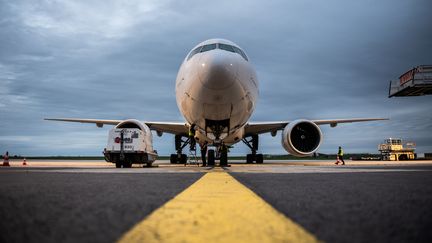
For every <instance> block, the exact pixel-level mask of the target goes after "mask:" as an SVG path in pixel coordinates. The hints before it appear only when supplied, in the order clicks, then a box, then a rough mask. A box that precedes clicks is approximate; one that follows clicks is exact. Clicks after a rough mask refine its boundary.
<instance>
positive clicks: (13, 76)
mask: <svg viewBox="0 0 432 243" xmlns="http://www.w3.org/2000/svg"><path fill="white" fill-rule="evenodd" d="M430 9H432V2H431V1H430V0H412V1H405V0H381V1H372V0H364V1H342V0H340V1H334V0H328V1H307V0H306V1H305V0H298V1H296V0H293V1H285V0H283V1H165V0H154V1H153V0H141V1H138V0H137V1H131V0H128V1H126V0H125V1H89V0H83V1H79V0H74V1H61V0H59V1H54V0H46V1H36V0H28V1H19V0H17V1H7V0H0V151H1V152H4V151H5V150H9V151H10V152H11V153H12V154H22V155H101V151H102V150H103V148H104V146H105V144H106V140H107V133H108V130H109V129H110V126H105V127H103V128H96V126H94V125H90V124H79V123H78V124H75V123H62V122H49V121H44V120H43V118H45V117H78V118H100V119H126V118H136V119H140V120H157V121H182V120H183V118H182V116H181V114H180V113H179V111H178V109H177V105H176V103H175V94H174V82H175V77H176V74H177V71H178V68H179V66H180V64H181V61H182V60H183V58H184V56H185V55H186V54H187V52H188V51H189V50H190V49H191V48H192V47H193V46H195V45H196V44H197V43H199V42H201V41H203V40H205V39H209V38H215V37H219V38H225V39H229V40H231V41H234V42H235V43H237V44H238V45H240V46H241V47H242V48H243V49H244V50H245V51H246V53H247V54H248V55H249V57H250V59H251V61H252V63H253V64H254V66H255V68H256V70H257V74H258V78H259V80H260V99H259V102H258V106H257V109H256V111H255V114H254V115H253V117H252V120H254V121H268V120H293V119H297V118H309V119H330V118H355V117H388V118H390V119H391V120H390V121H387V122H372V123H357V124H346V125H339V126H338V127H336V128H330V127H328V126H324V127H322V130H323V133H324V141H323V144H322V146H321V149H320V152H322V153H335V152H336V151H335V150H336V149H337V146H338V145H342V146H343V147H345V150H346V152H370V153H376V152H377V144H378V143H380V142H381V141H382V140H383V139H385V138H387V137H401V138H403V139H405V140H409V141H415V142H416V143H417V148H418V152H419V153H424V152H432V96H421V97H410V98H391V99H389V98H387V94H388V82H389V80H391V79H397V78H398V77H399V75H400V74H402V73H403V72H405V71H407V70H408V69H410V68H412V67H413V66H416V65H421V64H432V25H431V23H432V15H431V14H430ZM173 140H174V139H173V137H172V136H171V135H169V134H164V135H163V136H162V137H157V136H155V137H154V144H155V148H156V149H157V150H158V151H159V153H160V154H169V153H171V152H173V151H174V149H173V147H174V142H173ZM260 146H261V147H260V149H261V152H263V153H276V154H282V153H285V151H284V150H283V148H282V146H281V144H280V133H279V134H278V136H277V137H274V138H273V137H271V136H270V135H263V136H261V144H260ZM247 152H248V149H247V148H246V146H245V145H243V144H237V145H236V148H235V149H234V150H233V153H235V154H244V153H247Z"/></svg>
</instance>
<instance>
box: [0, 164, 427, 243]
mask: <svg viewBox="0 0 432 243" xmlns="http://www.w3.org/2000/svg"><path fill="white" fill-rule="evenodd" d="M346 162H347V165H345V166H341V165H339V166H336V165H334V164H333V163H334V161H265V162H264V164H244V163H242V162H240V161H234V162H233V163H232V165H231V166H230V167H223V168H220V167H199V166H196V165H187V166H184V165H171V164H169V163H168V162H167V161H156V163H155V166H154V167H151V168H141V167H138V166H137V165H135V166H134V167H133V168H128V169H116V168H114V165H113V164H109V163H106V162H104V161H37V160H34V161H32V160H27V163H28V165H27V166H23V165H22V161H11V167H1V168H0V219H1V220H0V242H132V241H140V242H203V241H206V242H225V243H226V242H432V231H431V230H430V229H431V226H432V207H431V205H432V161H405V162H384V161H349V160H347V161H346Z"/></svg>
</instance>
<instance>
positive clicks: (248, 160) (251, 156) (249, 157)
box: [246, 154, 253, 164]
mask: <svg viewBox="0 0 432 243" xmlns="http://www.w3.org/2000/svg"><path fill="white" fill-rule="evenodd" d="M246 163H247V164H252V163H253V155H252V154H247V155H246Z"/></svg>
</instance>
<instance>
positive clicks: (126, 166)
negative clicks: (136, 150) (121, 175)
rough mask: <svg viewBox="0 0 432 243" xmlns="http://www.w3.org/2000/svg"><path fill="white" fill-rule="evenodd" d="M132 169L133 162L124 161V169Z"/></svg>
mask: <svg viewBox="0 0 432 243" xmlns="http://www.w3.org/2000/svg"><path fill="white" fill-rule="evenodd" d="M131 167H132V162H130V161H127V160H125V161H123V168H131Z"/></svg>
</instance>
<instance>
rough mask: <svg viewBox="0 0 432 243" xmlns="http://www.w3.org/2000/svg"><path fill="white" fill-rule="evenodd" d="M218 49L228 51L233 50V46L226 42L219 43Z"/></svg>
mask: <svg viewBox="0 0 432 243" xmlns="http://www.w3.org/2000/svg"><path fill="white" fill-rule="evenodd" d="M219 49H222V50H225V51H230V52H235V51H234V48H233V47H232V46H230V45H226V44H221V43H219Z"/></svg>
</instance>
